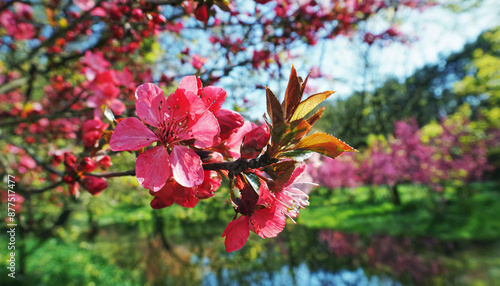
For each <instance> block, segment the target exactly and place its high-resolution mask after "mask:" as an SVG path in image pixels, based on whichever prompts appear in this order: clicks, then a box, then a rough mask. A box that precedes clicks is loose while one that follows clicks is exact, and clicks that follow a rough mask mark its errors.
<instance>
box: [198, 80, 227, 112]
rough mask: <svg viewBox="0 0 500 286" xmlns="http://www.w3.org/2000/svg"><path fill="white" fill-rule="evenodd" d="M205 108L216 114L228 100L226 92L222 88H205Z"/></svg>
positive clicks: (203, 97) (202, 97)
mask: <svg viewBox="0 0 500 286" xmlns="http://www.w3.org/2000/svg"><path fill="white" fill-rule="evenodd" d="M201 99H202V100H203V103H204V104H205V107H206V108H208V110H210V112H212V113H215V112H217V111H219V110H220V108H221V106H222V104H223V103H224V101H225V100H226V91H225V90H223V89H222V88H220V87H216V86H207V87H204V88H203V95H202V96H201Z"/></svg>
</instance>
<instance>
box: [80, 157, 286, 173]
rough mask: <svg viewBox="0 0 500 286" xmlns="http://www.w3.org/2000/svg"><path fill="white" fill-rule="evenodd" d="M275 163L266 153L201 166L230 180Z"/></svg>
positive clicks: (131, 171) (276, 160) (132, 171)
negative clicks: (223, 173)
mask: <svg viewBox="0 0 500 286" xmlns="http://www.w3.org/2000/svg"><path fill="white" fill-rule="evenodd" d="M276 162H278V159H275V158H270V157H269V156H268V155H267V153H264V154H262V155H260V156H259V157H257V158H253V159H245V158H239V159H238V160H236V161H232V162H216V163H206V164H203V170H205V171H208V170H211V171H218V170H227V171H229V174H228V176H229V177H230V178H231V177H234V176H236V175H238V174H239V173H242V172H244V171H246V170H250V169H258V168H262V167H266V166H269V165H271V164H274V163H276ZM87 175H88V176H94V177H99V178H114V177H124V176H135V170H128V171H123V172H108V173H88V174H87Z"/></svg>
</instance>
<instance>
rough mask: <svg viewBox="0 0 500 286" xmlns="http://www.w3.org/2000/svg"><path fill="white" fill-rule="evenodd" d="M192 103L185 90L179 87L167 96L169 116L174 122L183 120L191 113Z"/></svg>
mask: <svg viewBox="0 0 500 286" xmlns="http://www.w3.org/2000/svg"><path fill="white" fill-rule="evenodd" d="M190 106H191V103H190V102H189V100H188V99H187V98H186V95H185V94H184V91H183V90H180V89H177V90H176V91H175V92H174V93H172V94H171V95H170V96H169V97H168V98H167V111H166V113H167V116H168V119H169V120H172V121H174V122H178V121H182V120H185V118H187V115H188V114H189V109H190Z"/></svg>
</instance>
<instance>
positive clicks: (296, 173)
mask: <svg viewBox="0 0 500 286" xmlns="http://www.w3.org/2000/svg"><path fill="white" fill-rule="evenodd" d="M306 166H307V165H306V164H302V165H300V166H298V167H297V168H295V170H294V171H293V173H292V175H291V176H290V179H289V180H288V182H287V183H286V184H284V185H283V188H285V187H288V186H290V185H291V184H293V183H295V182H296V181H298V180H299V179H300V177H301V176H302V174H303V173H304V171H305V170H306Z"/></svg>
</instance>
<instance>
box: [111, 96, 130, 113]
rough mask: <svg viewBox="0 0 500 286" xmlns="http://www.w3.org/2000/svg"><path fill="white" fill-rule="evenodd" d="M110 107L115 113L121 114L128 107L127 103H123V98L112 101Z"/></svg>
mask: <svg viewBox="0 0 500 286" xmlns="http://www.w3.org/2000/svg"><path fill="white" fill-rule="evenodd" d="M109 108H110V109H111V110H112V111H113V113H114V114H115V115H121V114H122V113H123V112H124V111H125V109H126V107H125V104H123V102H122V101H121V100H119V99H116V98H115V99H112V100H111V101H110V103H109Z"/></svg>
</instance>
